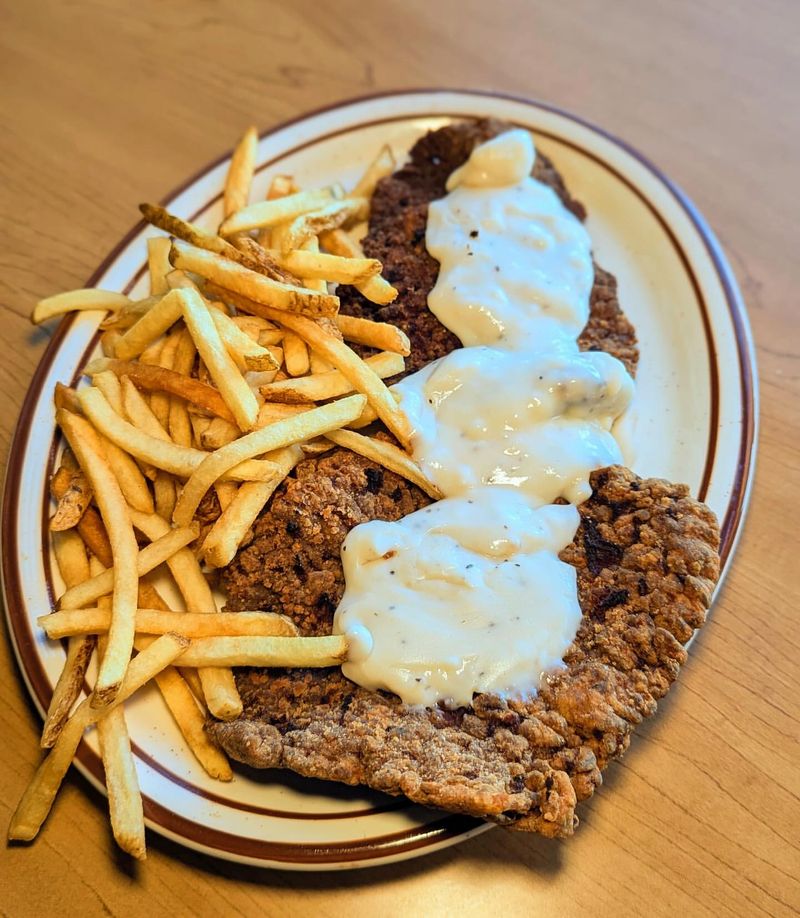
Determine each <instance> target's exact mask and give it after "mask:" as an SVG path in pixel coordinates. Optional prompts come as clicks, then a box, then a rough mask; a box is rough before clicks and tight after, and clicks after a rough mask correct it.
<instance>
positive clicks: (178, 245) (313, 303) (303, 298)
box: [170, 239, 339, 316]
mask: <svg viewBox="0 0 800 918" xmlns="http://www.w3.org/2000/svg"><path fill="white" fill-rule="evenodd" d="M170 261H171V262H172V264H173V265H175V266H176V267H178V268H183V269H184V270H186V271H193V272H194V273H195V274H199V275H200V276H201V277H204V278H206V279H207V280H212V281H215V282H217V283H219V284H221V285H222V286H223V287H227V288H229V289H231V290H234V291H236V292H237V293H241V294H242V295H243V296H247V297H250V298H251V299H253V300H255V301H256V302H258V303H264V304H265V305H268V306H274V307H276V308H277V309H282V310H287V311H291V312H302V313H305V314H307V315H312V316H327V315H335V314H336V312H337V311H338V309H339V298H338V297H336V296H332V295H330V294H324V293H319V292H317V291H315V290H306V289H305V288H304V287H292V286H290V285H289V284H283V283H281V282H280V281H275V280H272V279H271V278H269V277H266V276H265V275H263V274H258V273H257V272H256V271H251V270H250V269H249V268H246V267H245V266H244V265H242V264H240V263H239V262H237V261H232V260H230V259H228V258H223V257H222V256H221V255H216V254H215V253H214V252H207V251H205V250H204V249H199V248H197V247H196V246H191V245H188V244H187V243H185V242H181V241H180V240H177V239H176V240H175V241H174V242H173V243H172V249H171V251H170Z"/></svg>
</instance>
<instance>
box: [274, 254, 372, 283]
mask: <svg viewBox="0 0 800 918" xmlns="http://www.w3.org/2000/svg"><path fill="white" fill-rule="evenodd" d="M266 254H267V255H269V256H270V257H271V258H272V259H274V260H275V261H276V262H277V263H278V264H279V265H280V266H281V267H282V268H286V269H287V270H288V271H291V272H292V273H293V274H295V275H297V276H298V277H302V278H303V280H304V282H305V281H307V280H308V279H309V278H315V279H317V280H326V281H331V282H332V283H339V284H355V283H361V282H363V281H366V280H368V279H369V278H370V277H375V276H376V275H378V274H380V273H381V263H380V262H379V261H378V260H377V259H375V258H364V257H360V258H343V257H342V256H340V255H330V254H325V253H321V252H314V251H308V250H305V249H293V250H291V251H289V252H282V251H281V250H279V249H267V250H266Z"/></svg>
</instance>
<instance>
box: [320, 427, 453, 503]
mask: <svg viewBox="0 0 800 918" xmlns="http://www.w3.org/2000/svg"><path fill="white" fill-rule="evenodd" d="M325 436H326V437H327V438H328V439H329V440H331V441H332V442H333V443H335V444H336V445H337V446H343V447H344V448H345V449H349V450H351V451H352V452H354V453H358V454H359V455H360V456H364V457H365V458H366V459H371V460H372V461H373V462H377V463H379V464H380V465H382V466H383V467H384V468H387V469H389V471H391V472H395V473H396V474H398V475H400V476H401V477H403V478H405V479H406V480H407V481H410V482H411V483H412V484H415V485H416V486H417V487H418V488H421V489H422V490H423V491H424V492H425V493H426V494H427V495H428V496H429V497H432V498H433V499H434V500H441V499H442V498H443V497H444V495H443V494H442V492H441V491H440V490H439V489H438V488H437V487H436V485H435V484H433V482H432V481H429V480H428V479H427V478H426V477H425V475H424V474H423V472H422V469H420V467H419V466H418V465H417V464H416V462H414V460H413V459H412V458H411V456H409V455H408V454H407V453H404V452H403V451H402V450H401V449H398V448H397V447H396V446H395V445H394V444H393V443H387V442H385V441H384V440H374V439H373V438H372V437H365V436H364V435H363V434H357V433H355V432H354V431H352V430H331V431H329V432H328V433H327V434H325Z"/></svg>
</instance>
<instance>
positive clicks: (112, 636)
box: [56, 393, 139, 706]
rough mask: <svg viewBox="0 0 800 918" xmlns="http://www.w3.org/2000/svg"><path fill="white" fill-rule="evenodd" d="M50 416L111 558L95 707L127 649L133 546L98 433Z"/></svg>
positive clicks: (109, 697) (116, 680) (112, 693)
mask: <svg viewBox="0 0 800 918" xmlns="http://www.w3.org/2000/svg"><path fill="white" fill-rule="evenodd" d="M98 394H99V393H98ZM101 398H102V395H101ZM106 404H108V403H106ZM109 411H111V409H110V408H109ZM112 413H113V412H112ZM56 419H57V421H58V424H59V426H60V427H61V430H62V431H63V432H64V436H65V437H66V438H67V441H68V442H69V445H70V446H71V447H72V451H73V453H74V454H75V456H76V458H77V460H78V462H79V463H80V466H81V468H82V469H83V471H84V474H85V475H86V477H87V479H88V480H89V483H90V485H91V486H92V490H93V491H94V495H95V501H96V502H97V506H98V508H99V510H100V515H101V517H102V519H103V523H104V524H105V528H106V531H107V533H108V538H109V541H110V543H111V551H112V555H113V558H114V574H113V575H112V579H113V582H112V589H113V597H112V603H113V615H112V624H111V629H110V631H109V640H108V652H107V653H106V656H105V658H104V660H103V663H102V666H101V667H100V672H99V673H98V676H97V682H96V683H95V688H94V692H93V695H92V702H93V704H95V705H97V706H101V705H106V704H109V703H110V702H111V701H113V700H114V698H115V697H116V695H117V692H118V691H119V687H120V685H121V683H122V679H123V677H124V676H125V671H126V669H127V666H128V661H129V660H130V656H131V650H132V649H133V620H134V615H135V613H136V599H137V589H138V583H139V576H138V573H137V556H138V552H139V547H138V545H137V544H136V538H135V537H134V534H133V526H132V524H131V519H130V513H129V510H128V505H127V504H126V502H125V498H124V497H123V495H122V491H121V490H120V486H119V484H118V482H117V479H116V478H115V477H114V473H113V472H112V471H111V468H110V466H109V465H108V462H107V460H106V458H105V454H104V451H103V445H102V443H101V441H100V437H99V436H98V435H97V433H96V432H95V430H94V428H93V427H92V425H91V424H89V423H88V422H87V421H85V420H84V419H83V418H80V417H78V416H77V415H74V414H71V413H70V412H69V411H65V410H63V409H62V410H59V411H58V412H57V415H56ZM75 589H79V587H76V588H75Z"/></svg>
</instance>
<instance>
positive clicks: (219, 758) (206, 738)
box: [134, 634, 233, 781]
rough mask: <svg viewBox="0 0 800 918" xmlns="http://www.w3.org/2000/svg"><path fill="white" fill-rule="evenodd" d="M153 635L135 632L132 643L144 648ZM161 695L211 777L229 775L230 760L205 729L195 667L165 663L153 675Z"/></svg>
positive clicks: (225, 779) (231, 776)
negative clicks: (165, 665)
mask: <svg viewBox="0 0 800 918" xmlns="http://www.w3.org/2000/svg"><path fill="white" fill-rule="evenodd" d="M155 640H157V639H156V638H155V637H152V636H151V635H146V634H137V635H136V640H135V641H134V646H135V647H136V649H137V650H139V651H141V650H145V649H147V648H148V647H149V646H150V645H151V644H152V643H153V642H154V641H155ZM155 683H156V686H157V687H158V690H159V692H160V693H161V697H162V698H163V699H164V703H165V704H166V706H167V709H168V710H169V712H170V714H171V715H172V717H173V720H174V721H175V724H176V725H177V727H178V729H179V730H180V731H181V735H182V736H183V738H184V740H185V741H186V745H187V746H188V747H189V750H190V751H191V752H192V754H193V755H194V756H195V758H196V759H197V761H198V762H199V763H200V765H202V767H203V768H204V769H205V771H206V772H207V773H208V774H209V775H210V777H212V778H216V779H217V780H219V781H230V780H232V779H233V772H232V771H231V766H230V763H229V762H228V759H227V757H226V755H225V753H224V752H223V751H222V749H220V747H219V746H218V745H217V743H216V741H215V740H214V739H213V738H212V737H211V736H210V735H209V734H208V733H207V732H206V729H205V725H206V720H207V719H208V712H207V709H206V706H205V702H204V699H203V689H202V686H201V685H200V678H199V676H198V675H197V670H194V669H185V668H184V669H179V668H178V667H175V666H167V667H165V668H164V669H162V670H161V672H160V673H158V675H157V676H156V677H155Z"/></svg>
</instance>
